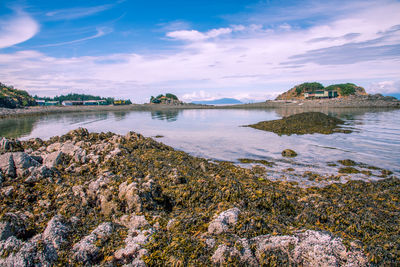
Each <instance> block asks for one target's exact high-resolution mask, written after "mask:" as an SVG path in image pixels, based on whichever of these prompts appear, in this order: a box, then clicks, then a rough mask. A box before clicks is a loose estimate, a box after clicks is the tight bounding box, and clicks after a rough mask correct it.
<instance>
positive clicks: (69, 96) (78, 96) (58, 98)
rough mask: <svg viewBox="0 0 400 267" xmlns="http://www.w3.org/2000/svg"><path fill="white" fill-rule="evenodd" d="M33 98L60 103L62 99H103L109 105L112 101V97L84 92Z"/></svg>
mask: <svg viewBox="0 0 400 267" xmlns="http://www.w3.org/2000/svg"><path fill="white" fill-rule="evenodd" d="M34 98H35V99H42V100H46V101H58V102H60V103H62V102H63V101H87V100H105V101H106V102H107V104H109V105H111V104H113V103H114V100H115V99H114V98H113V97H100V96H94V95H86V94H72V93H70V94H67V95H60V96H55V97H38V96H36V95H35V96H34Z"/></svg>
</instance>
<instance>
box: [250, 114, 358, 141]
mask: <svg viewBox="0 0 400 267" xmlns="http://www.w3.org/2000/svg"><path fill="white" fill-rule="evenodd" d="M343 124H344V121H342V120H341V119H338V118H335V117H332V116H329V115H326V114H324V113H321V112H304V113H299V114H295V115H291V116H288V117H285V118H283V119H280V120H272V121H262V122H259V123H256V124H252V125H248V127H252V128H255V129H259V130H264V131H270V132H274V133H276V134H278V135H291V134H313V133H320V134H332V133H338V132H340V133H351V130H346V129H341V128H340V127H339V125H343Z"/></svg>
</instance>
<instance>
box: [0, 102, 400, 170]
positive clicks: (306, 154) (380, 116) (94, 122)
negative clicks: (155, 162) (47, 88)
mask: <svg viewBox="0 0 400 267" xmlns="http://www.w3.org/2000/svg"><path fill="white" fill-rule="evenodd" d="M300 111H301V110H293V109H288V110H285V109H276V110H274V109H263V110H256V109H247V110H246V109H208V110H207V109H199V110H164V111H128V112H126V111H124V112H93V113H67V114H53V115H41V116H31V117H21V118H8V119H1V120H0V135H1V136H6V137H18V138H20V139H29V138H33V137H39V138H42V139H47V138H49V137H51V136H55V135H61V134H64V133H66V132H68V131H69V130H72V129H76V128H78V127H85V128H87V129H88V130H89V131H93V132H107V131H111V132H115V133H119V134H125V133H127V132H129V131H135V132H138V133H141V134H143V135H144V136H147V137H154V136H156V135H161V136H163V137H162V138H160V139H158V140H159V141H161V142H163V143H165V144H167V145H170V146H172V147H174V148H176V149H179V150H183V151H185V152H188V153H190V154H192V155H194V156H201V157H205V158H209V159H213V160H225V161H233V162H237V160H238V159H239V158H251V159H264V160H270V161H276V162H278V165H280V166H281V169H284V168H286V167H288V166H289V165H293V164H295V165H296V166H297V168H296V170H298V168H301V170H302V171H304V170H307V169H310V170H317V171H319V172H326V173H329V172H332V173H334V172H337V169H334V168H331V167H329V166H327V163H328V162H335V161H337V160H339V159H352V160H354V161H357V162H363V163H366V164H370V165H374V166H378V167H381V168H385V169H389V170H391V171H393V172H395V174H396V175H399V174H400V110H389V111H388V110H384V111H381V110H372V111H371V110H365V109H333V110H325V111H324V112H325V113H327V114H330V115H333V116H336V117H338V118H341V119H343V120H344V121H345V125H344V126H343V127H344V128H351V129H353V133H351V134H343V133H335V134H331V135H323V134H312V135H291V136H278V135H276V134H274V133H271V132H265V131H261V130H256V129H253V128H249V127H242V126H243V125H248V124H253V123H257V122H260V121H265V120H274V119H279V118H282V117H283V116H287V115H290V114H293V113H296V112H300ZM286 148H290V149H293V150H295V151H296V152H298V154H299V156H298V157H296V158H294V159H289V160H288V159H284V158H282V156H281V151H282V150H284V149H286ZM276 175H277V176H281V175H282V173H279V172H278V173H277V174H276Z"/></svg>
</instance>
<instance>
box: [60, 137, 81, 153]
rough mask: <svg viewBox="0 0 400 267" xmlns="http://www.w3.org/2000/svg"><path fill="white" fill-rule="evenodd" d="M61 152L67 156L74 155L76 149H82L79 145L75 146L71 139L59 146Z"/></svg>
mask: <svg viewBox="0 0 400 267" xmlns="http://www.w3.org/2000/svg"><path fill="white" fill-rule="evenodd" d="M60 150H61V152H63V153H64V154H66V155H68V156H71V157H72V156H74V155H75V152H76V151H78V150H82V149H81V148H80V147H79V146H75V145H74V144H73V143H72V141H70V140H68V141H66V142H65V143H64V144H63V145H62V146H61V149H60Z"/></svg>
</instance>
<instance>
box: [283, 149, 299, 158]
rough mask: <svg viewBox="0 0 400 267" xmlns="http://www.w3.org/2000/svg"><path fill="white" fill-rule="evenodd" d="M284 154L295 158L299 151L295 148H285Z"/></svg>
mask: <svg viewBox="0 0 400 267" xmlns="http://www.w3.org/2000/svg"><path fill="white" fill-rule="evenodd" d="M282 156H284V157H290V158H293V157H296V156H297V153H296V152H295V151H294V150H291V149H285V150H283V151H282Z"/></svg>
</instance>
